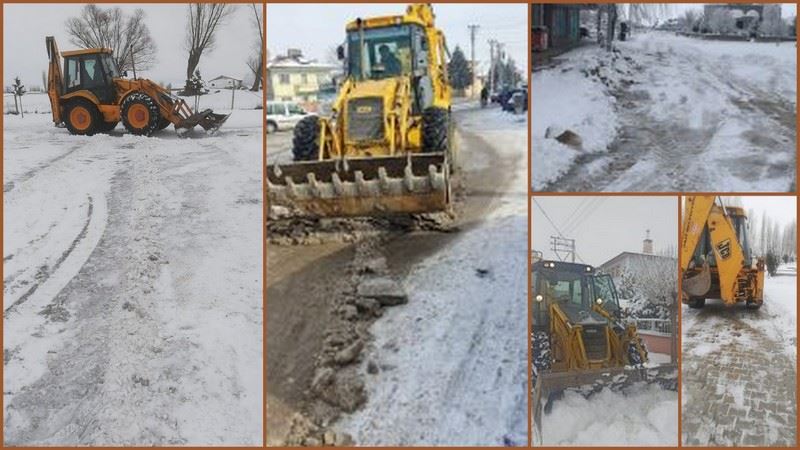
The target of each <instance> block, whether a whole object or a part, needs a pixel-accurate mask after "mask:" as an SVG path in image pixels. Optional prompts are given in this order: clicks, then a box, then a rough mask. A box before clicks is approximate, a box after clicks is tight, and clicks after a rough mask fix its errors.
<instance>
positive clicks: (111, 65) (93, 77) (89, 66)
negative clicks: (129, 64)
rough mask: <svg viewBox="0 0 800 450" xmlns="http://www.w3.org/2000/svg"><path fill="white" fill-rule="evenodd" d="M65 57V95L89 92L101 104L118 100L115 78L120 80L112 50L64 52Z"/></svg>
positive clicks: (97, 49) (62, 54) (94, 49)
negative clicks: (82, 91)
mask: <svg viewBox="0 0 800 450" xmlns="http://www.w3.org/2000/svg"><path fill="white" fill-rule="evenodd" d="M61 56H63V57H64V94H70V93H72V92H76V91H80V90H87V91H89V92H91V93H92V94H94V95H95V96H96V97H97V99H98V100H99V101H100V104H105V105H108V104H113V103H114V102H115V100H116V89H115V88H114V78H120V72H119V68H118V67H117V64H116V62H115V61H114V57H113V56H112V53H111V49H107V48H92V49H85V50H74V51H69V52H62V53H61Z"/></svg>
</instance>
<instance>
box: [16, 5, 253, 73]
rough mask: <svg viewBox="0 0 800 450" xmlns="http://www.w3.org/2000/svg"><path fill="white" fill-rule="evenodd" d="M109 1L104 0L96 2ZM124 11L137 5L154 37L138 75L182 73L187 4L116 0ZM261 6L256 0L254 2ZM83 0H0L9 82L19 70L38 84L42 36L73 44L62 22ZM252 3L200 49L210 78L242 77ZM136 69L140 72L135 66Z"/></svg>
mask: <svg viewBox="0 0 800 450" xmlns="http://www.w3.org/2000/svg"><path fill="white" fill-rule="evenodd" d="M99 6H101V7H108V6H109V5H107V4H101V5H99ZM114 6H120V8H122V9H123V10H124V11H132V10H134V9H136V8H142V9H143V10H144V11H145V13H146V14H147V17H146V23H147V26H148V28H149V29H150V33H151V35H152V37H153V39H154V40H155V42H156V46H157V47H158V51H157V54H156V57H157V59H158V62H157V63H156V64H155V66H154V67H153V68H152V69H151V70H149V71H146V72H141V76H146V77H148V78H151V79H153V80H154V81H157V82H176V81H180V80H184V79H185V78H186V76H185V74H186V59H187V51H186V50H185V49H184V45H183V43H184V37H185V33H186V5H181V4H142V5H137V4H120V5H114ZM257 7H258V8H260V7H261V6H260V4H259V5H257ZM82 8H83V5H82V4H4V5H3V77H4V81H5V84H9V83H10V82H11V80H12V79H13V78H14V77H15V76H17V75H18V76H20V77H21V78H22V80H23V83H24V84H25V85H26V86H29V87H30V86H38V85H41V84H42V82H41V78H42V76H41V73H42V70H47V51H46V50H45V45H44V38H45V36H48V35H53V36H55V37H56V41H57V43H58V47H59V50H61V51H65V50H73V49H75V46H74V45H72V44H71V43H70V42H69V37H68V36H67V34H66V31H65V27H64V23H65V21H66V20H67V18H69V17H76V16H78V15H79V14H80V10H81V9H82ZM251 17H252V8H251V7H250V5H249V4H242V5H237V7H236V11H235V12H234V14H233V15H232V16H231V17H230V18H229V20H228V22H227V23H226V24H225V25H224V26H223V27H222V28H221V29H220V33H219V35H218V41H217V47H216V49H215V50H214V51H213V52H211V53H209V54H207V55H206V54H204V55H203V57H202V59H201V60H200V72H201V74H202V75H203V78H204V79H206V80H209V79H211V78H214V77H216V76H218V75H223V74H224V75H230V76H233V77H237V78H242V77H243V75H245V74H247V73H248V69H247V65H246V61H247V58H248V56H250V55H251V54H252V51H253V50H252V47H253V45H254V43H255V41H256V40H257V39H258V36H257V35H256V34H254V33H255V32H254V27H253V25H252V24H251ZM137 75H140V72H139V70H137Z"/></svg>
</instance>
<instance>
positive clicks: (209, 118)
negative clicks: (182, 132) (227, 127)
mask: <svg viewBox="0 0 800 450" xmlns="http://www.w3.org/2000/svg"><path fill="white" fill-rule="evenodd" d="M230 116H231V115H230V114H215V113H214V112H213V111H212V110H210V109H206V110H204V111H201V112H198V113H194V114H192V115H191V116H189V117H187V118H186V119H183V120H182V121H181V122H180V123H179V124H176V126H175V128H187V129H191V128H194V127H195V126H197V125H200V126H201V127H203V129H204V130H206V131H209V132H211V133H215V132H216V131H217V130H218V129H219V127H221V126H222V124H223V123H225V121H226V120H228V117H230Z"/></svg>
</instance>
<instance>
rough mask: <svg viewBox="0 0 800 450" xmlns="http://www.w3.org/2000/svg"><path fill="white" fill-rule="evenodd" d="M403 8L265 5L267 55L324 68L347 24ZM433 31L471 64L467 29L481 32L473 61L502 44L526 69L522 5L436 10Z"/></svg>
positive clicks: (524, 8)
mask: <svg viewBox="0 0 800 450" xmlns="http://www.w3.org/2000/svg"><path fill="white" fill-rule="evenodd" d="M405 8H406V4H405V3H402V4H400V3H397V4H390V3H383V4H362V3H359V4H341V3H339V4H283V3H281V4H268V5H267V49H268V50H269V52H270V56H271V57H272V56H274V55H276V54H285V53H286V49H287V48H299V49H301V50H302V51H303V53H304V54H305V55H307V56H308V57H310V58H315V59H318V60H319V61H321V62H327V61H326V60H327V55H328V54H329V49H331V48H335V47H336V46H338V45H339V44H341V43H343V42H344V34H345V31H344V28H345V25H346V24H347V22H349V21H351V20H353V19H355V18H357V17H370V16H383V15H398V14H403V13H404V12H405ZM433 12H434V14H436V26H437V27H438V28H441V29H442V30H443V31H444V35H445V39H447V46H448V47H449V48H450V51H451V52H452V51H453V50H454V49H455V47H456V45H459V46H460V47H461V48H462V49H463V50H464V53H465V54H466V56H467V58H469V46H470V36H469V29H468V27H467V26H468V25H471V24H476V25H479V26H480V29H479V30H478V33H477V35H476V37H475V58H476V59H477V60H479V61H480V60H484V61H488V59H489V44H488V41H489V39H496V40H498V41H500V42H502V43H504V44H505V48H506V52H507V53H508V54H509V55H510V56H511V57H512V58H514V60H515V61H516V62H517V67H520V68H523V67H527V65H528V57H527V55H528V10H527V5H525V4H521V3H520V4H508V3H505V4H504V3H490V4H461V5H458V4H438V3H437V4H434V5H433Z"/></svg>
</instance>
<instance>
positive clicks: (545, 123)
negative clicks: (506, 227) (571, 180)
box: [531, 48, 617, 190]
mask: <svg viewBox="0 0 800 450" xmlns="http://www.w3.org/2000/svg"><path fill="white" fill-rule="evenodd" d="M598 60H604V56H603V55H602V54H601V50H600V49H599V48H589V49H580V50H576V51H573V52H570V53H568V54H566V55H565V56H564V57H563V61H562V62H561V64H560V65H559V66H558V67H556V68H555V69H549V70H543V71H539V72H534V73H533V74H532V76H531V83H532V88H531V92H532V97H531V98H532V100H531V108H532V109H531V142H532V152H533V158H532V164H531V165H532V167H531V170H532V171H533V177H532V178H533V181H532V186H533V189H534V190H541V189H543V188H545V187H546V186H547V184H548V183H550V182H552V181H554V180H556V179H558V178H559V177H560V176H561V175H563V174H564V173H565V172H566V171H567V170H568V169H569V167H570V165H571V164H572V163H573V161H574V160H575V159H576V158H577V157H578V156H580V155H581V154H582V153H594V152H604V151H605V150H606V147H607V146H608V144H610V143H611V141H612V140H613V139H614V136H615V135H616V122H617V120H616V114H615V112H614V106H615V99H614V98H613V97H612V96H611V95H610V94H609V93H608V89H607V86H606V85H604V84H603V82H602V81H601V76H602V74H601V73H599V72H598V71H597V61H598ZM548 128H550V129H551V131H552V130H570V131H572V132H573V133H576V134H577V135H578V136H580V139H581V141H582V144H581V146H580V148H576V147H570V146H567V145H564V144H562V143H560V142H558V141H556V140H555V139H552V138H546V137H545V135H546V134H547V129H548Z"/></svg>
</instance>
